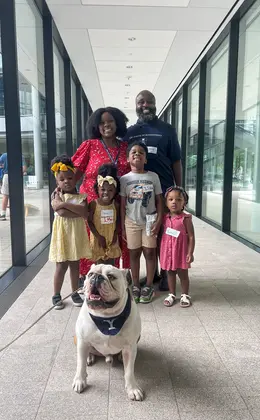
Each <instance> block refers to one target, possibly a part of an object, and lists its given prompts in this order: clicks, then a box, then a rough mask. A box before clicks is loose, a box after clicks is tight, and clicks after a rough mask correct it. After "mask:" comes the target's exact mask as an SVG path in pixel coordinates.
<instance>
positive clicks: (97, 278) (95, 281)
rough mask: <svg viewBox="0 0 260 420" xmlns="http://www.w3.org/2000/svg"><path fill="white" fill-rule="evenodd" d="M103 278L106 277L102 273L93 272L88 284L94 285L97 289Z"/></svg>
mask: <svg viewBox="0 0 260 420" xmlns="http://www.w3.org/2000/svg"><path fill="white" fill-rule="evenodd" d="M105 280H106V279H105V277H104V276H102V274H93V276H91V279H90V285H91V287H96V288H97V289H98V288H99V287H100V286H101V284H102V283H103V282H104V281H105Z"/></svg>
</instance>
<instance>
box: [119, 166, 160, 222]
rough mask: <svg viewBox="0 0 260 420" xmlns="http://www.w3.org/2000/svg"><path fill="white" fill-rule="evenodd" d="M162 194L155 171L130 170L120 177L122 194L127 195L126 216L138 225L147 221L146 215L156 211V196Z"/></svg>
mask: <svg viewBox="0 0 260 420" xmlns="http://www.w3.org/2000/svg"><path fill="white" fill-rule="evenodd" d="M159 194H162V188H161V183H160V180H159V177H158V175H157V174H156V173H155V172H150V171H148V172H145V173H143V174H137V173H135V172H129V173H128V174H126V175H124V176H122V177H121V178H120V195H121V196H122V197H126V216H127V217H129V219H131V220H133V222H135V223H136V224H137V225H143V224H145V223H146V215H147V214H154V213H156V201H155V196H156V195H159Z"/></svg>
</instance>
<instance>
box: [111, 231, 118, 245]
mask: <svg viewBox="0 0 260 420" xmlns="http://www.w3.org/2000/svg"><path fill="white" fill-rule="evenodd" d="M117 238H118V233H117V231H116V230H115V232H114V236H113V239H112V244H111V245H115V244H116V241H117Z"/></svg>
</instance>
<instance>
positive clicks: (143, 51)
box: [93, 47, 169, 62]
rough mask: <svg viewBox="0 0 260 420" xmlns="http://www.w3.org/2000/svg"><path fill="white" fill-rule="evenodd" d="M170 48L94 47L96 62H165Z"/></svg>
mask: <svg viewBox="0 0 260 420" xmlns="http://www.w3.org/2000/svg"><path fill="white" fill-rule="evenodd" d="M168 51H169V48H125V49H122V48H101V47H93V54H94V58H95V60H96V61H103V60H104V61H108V60H110V61H127V60H129V61H131V62H135V61H142V62H146V61H164V60H165V58H166V56H167V54H168Z"/></svg>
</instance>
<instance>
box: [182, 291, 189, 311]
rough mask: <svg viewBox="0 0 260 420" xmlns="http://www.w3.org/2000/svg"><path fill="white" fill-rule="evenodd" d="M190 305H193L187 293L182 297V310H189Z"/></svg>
mask: <svg viewBox="0 0 260 420" xmlns="http://www.w3.org/2000/svg"><path fill="white" fill-rule="evenodd" d="M190 305H191V297H190V296H189V295H185V293H183V294H182V295H181V300H180V306H181V307H182V308H188V307H189V306H190Z"/></svg>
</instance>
